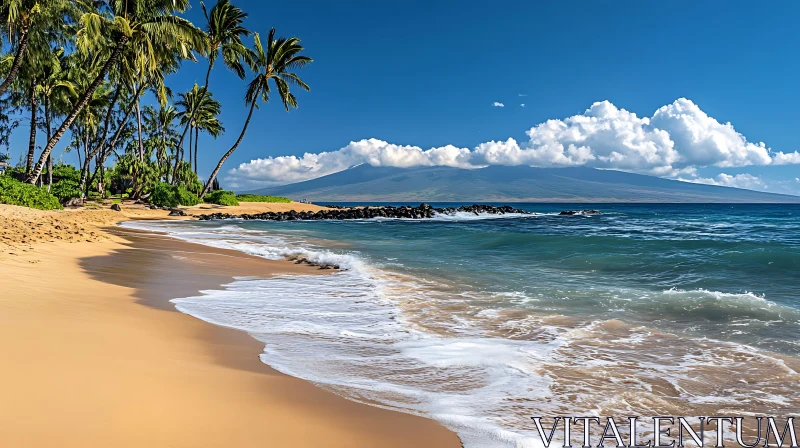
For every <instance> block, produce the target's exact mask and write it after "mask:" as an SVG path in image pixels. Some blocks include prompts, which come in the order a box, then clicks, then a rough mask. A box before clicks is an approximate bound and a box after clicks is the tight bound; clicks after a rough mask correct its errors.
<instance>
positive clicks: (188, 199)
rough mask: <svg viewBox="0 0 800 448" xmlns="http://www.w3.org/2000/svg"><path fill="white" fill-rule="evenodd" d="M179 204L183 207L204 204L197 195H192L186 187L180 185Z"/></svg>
mask: <svg viewBox="0 0 800 448" xmlns="http://www.w3.org/2000/svg"><path fill="white" fill-rule="evenodd" d="M177 189H178V202H179V203H180V204H181V205H187V206H190V205H197V204H199V203H201V202H203V201H202V200H201V199H200V198H198V197H197V195H196V194H194V193H192V192H191V191H189V190H187V189H186V187H184V186H183V185H178V187H177Z"/></svg>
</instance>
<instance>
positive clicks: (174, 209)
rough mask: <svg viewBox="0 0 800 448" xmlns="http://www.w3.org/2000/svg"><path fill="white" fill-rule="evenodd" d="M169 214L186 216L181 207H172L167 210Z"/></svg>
mask: <svg viewBox="0 0 800 448" xmlns="http://www.w3.org/2000/svg"><path fill="white" fill-rule="evenodd" d="M169 216H186V212H185V211H183V210H181V209H177V208H173V209H172V210H170V211H169Z"/></svg>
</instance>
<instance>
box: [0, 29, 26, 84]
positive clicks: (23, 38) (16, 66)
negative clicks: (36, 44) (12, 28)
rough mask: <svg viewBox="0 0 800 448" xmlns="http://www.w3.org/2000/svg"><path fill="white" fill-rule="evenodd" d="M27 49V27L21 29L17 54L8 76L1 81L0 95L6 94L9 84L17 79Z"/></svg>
mask: <svg viewBox="0 0 800 448" xmlns="http://www.w3.org/2000/svg"><path fill="white" fill-rule="evenodd" d="M27 49H28V27H27V26H24V27H22V30H21V31H20V39H19V48H17V54H16V55H15V56H14V62H13V63H12V64H11V70H10V71H9V72H8V76H6V79H5V80H3V83H2V84H0V95H2V94H4V93H6V90H8V88H9V86H11V83H12V82H13V81H14V78H16V77H17V73H19V67H20V66H21V65H22V56H23V55H24V54H25V50H27Z"/></svg>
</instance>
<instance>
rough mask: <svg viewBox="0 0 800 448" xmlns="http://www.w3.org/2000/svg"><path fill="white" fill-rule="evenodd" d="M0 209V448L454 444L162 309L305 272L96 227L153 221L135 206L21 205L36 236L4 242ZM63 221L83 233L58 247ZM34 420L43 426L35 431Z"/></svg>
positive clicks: (247, 343)
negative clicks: (227, 287) (45, 208)
mask: <svg viewBox="0 0 800 448" xmlns="http://www.w3.org/2000/svg"><path fill="white" fill-rule="evenodd" d="M8 208H9V206H0V218H3V219H1V220H0V224H2V227H3V229H4V230H3V232H4V233H3V236H4V237H5V238H4V239H3V240H2V241H4V243H5V244H6V245H7V246H6V247H3V248H2V249H3V251H2V255H0V264H2V265H3V272H4V274H5V275H4V284H3V289H4V294H3V298H2V299H0V310H2V311H3V312H2V313H0V340H2V342H0V349H1V350H2V351H3V352H4V353H6V354H7V358H8V360H7V365H9V366H13V367H14V368H13V369H5V371H3V372H2V373H0V385H2V386H0V393H2V394H3V396H4V402H5V406H3V407H2V408H0V409H2V410H0V422H3V424H2V429H0V444H2V445H4V446H5V445H8V446H33V447H37V446H53V445H57V446H65V447H67V446H107V445H110V446H171V447H177V446H186V447H198V446H209V447H211V446H221V445H229V446H264V445H267V446H309V447H310V446H315V447H316V446H341V447H358V446H363V447H375V446H386V447H405V446H430V447H440V446H442V447H446V446H453V447H458V446H460V442H459V440H458V437H457V436H456V435H455V434H454V433H453V432H451V431H449V430H447V429H446V428H444V427H443V426H441V425H440V424H439V423H437V422H434V421H433V420H430V419H425V418H422V417H417V416H413V415H410V414H404V413H400V412H397V411H388V410H384V409H381V408H377V407H373V406H369V405H367V404H361V403H356V402H353V401H350V400H347V399H345V398H342V397H340V396H338V395H336V394H334V393H332V392H328V391H325V390H323V389H321V388H318V387H316V386H315V385H313V384H312V383H309V382H307V381H304V380H301V379H297V378H294V377H290V376H288V375H284V374H282V373H279V372H277V371H275V370H274V369H272V368H270V367H269V366H267V365H266V364H263V363H262V362H261V361H260V359H259V355H260V354H261V353H262V352H263V344H262V343H260V342H258V341H257V340H256V339H254V338H252V337H250V336H249V335H248V334H246V333H244V332H241V331H238V330H233V329H229V328H225V327H221V326H216V325H213V324H209V323H206V322H204V321H202V320H200V319H196V318H194V317H192V316H190V315H188V314H183V313H181V312H179V311H177V310H176V309H175V307H174V306H173V305H172V304H171V303H169V299H172V298H176V297H187V296H192V295H197V294H198V292H199V291H200V290H203V289H219V288H221V287H222V286H221V285H223V284H225V283H229V282H230V281H232V280H233V277H234V276H261V277H268V276H271V275H275V274H297V273H316V272H318V271H319V269H318V268H315V267H311V266H308V265H305V264H296V263H292V262H290V261H283V260H281V261H273V260H266V259H263V258H259V257H255V256H249V255H246V254H243V253H239V252H235V251H228V250H224V249H216V248H211V247H207V246H202V245H198V244H193V243H188V242H183V241H179V240H176V239H173V238H169V237H167V236H160V235H158V234H156V233H150V232H137V231H133V230H131V229H125V228H122V227H115V228H107V227H106V228H105V229H101V227H102V226H108V225H109V224H112V223H111V222H109V221H113V220H115V219H116V221H125V220H130V219H142V218H144V219H148V218H150V219H153V218H154V216H151V215H152V214H150V213H146V212H139V211H137V210H133V211H128V212H129V213H125V214H124V215H120V214H119V213H116V212H108V211H104V210H98V211H88V210H81V211H78V212H75V211H63V212H39V211H36V210H33V211H31V212H30V215H31V216H30V219H31V221H30V222H36V223H37V224H34V225H28V226H27V228H28V229H33V230H32V231H41V233H42V235H46V237H45V238H41V239H39V240H35V238H34V237H33V236H31V235H23V236H25V238H22V239H21V240H20V241H19V242H17V243H15V244H9V243H8V241H9V239H8V238H9V235H10V233H9V232H10V231H11V230H13V225H11V226H10V225H9V222H12V221H13V220H15V219H16V220H19V219H20V218H19V214H21V213H26V211H27V209H20V208H18V207H16V208H13V209H12V210H10V211H9V209H8ZM126 211H127V210H126ZM73 213H81V214H84V215H91V214H96V215H97V216H96V217H94V218H96V219H95V221H96V222H94V223H92V222H90V221H91V219H92V217H91V216H87V217H86V221H85V222H82V223H78V224H74V223H73V222H70V219H71V218H76V217H77V216H76V215H72V216H70V214H73ZM137 213H140V215H141V216H131V215H135V214H137ZM159 214H164V215H166V212H161V213H159ZM13 215H17V216H16V217H15V218H11V219H9V218H8V217H9V216H13ZM157 215H158V214H156V216H155V217H158V216H157ZM54 216H55V218H54V219H53V217H54ZM61 218H63V219H61ZM51 219H52V221H48V220H51ZM63 222H66V223H67V224H65V225H61V224H59V223H63ZM18 224H19V223H18ZM22 224H24V223H22ZM38 224H42V225H41V226H40V225H38ZM73 224H74V225H76V226H78V227H77V228H78V230H74V231H73V230H69V229H71V228H69V229H68V230H66V232H85V235H88V236H89V237H88V238H86V239H89V240H90V241H92V242H91V243H89V242H85V241H83V240H81V242H76V243H66V242H61V241H58V238H57V237H58V236H62V238H64V236H63V235H61V234H57V233H58V232H55V231H54V230H53V229H54V227H55V226H60V227H62V228H67V227H68V226H71V225H73ZM80 226H83V229H82V230H81V228H80ZM95 226H96V227H95ZM17 227H20V228H25V226H24V225H21V224H20V225H18V226H17ZM9 229H11V230H9ZM97 229H100V230H97ZM25 231H26V232H27V231H28V230H25ZM92 232H94V233H92ZM73 234H74V233H73ZM78 235H79V236H81V237H82V236H83V235H81V234H80V233H79V234H78ZM46 238H52V239H53V240H54V241H56V242H52V243H46V242H43V241H45V240H46ZM47 241H50V240H47ZM23 242H24V243H23ZM12 254H13V255H12ZM325 272H331V271H322V272H320V273H325ZM42 426H48V427H50V428H51V430H48V431H47V432H46V434H42V431H40V430H39V428H41V427H42Z"/></svg>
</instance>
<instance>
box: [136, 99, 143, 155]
mask: <svg viewBox="0 0 800 448" xmlns="http://www.w3.org/2000/svg"><path fill="white" fill-rule="evenodd" d="M137 90H138V89H137ZM136 122H137V123H138V131H139V161H140V162H144V141H143V140H142V108H141V106H140V105H139V96H138V95H137V96H136Z"/></svg>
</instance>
